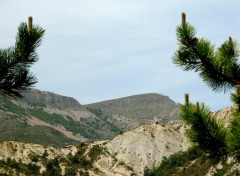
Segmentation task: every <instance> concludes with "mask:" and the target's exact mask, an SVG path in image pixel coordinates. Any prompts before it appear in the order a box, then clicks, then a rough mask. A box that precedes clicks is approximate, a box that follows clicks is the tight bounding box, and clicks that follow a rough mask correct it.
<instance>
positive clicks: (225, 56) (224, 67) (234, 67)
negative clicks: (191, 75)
mask: <svg viewBox="0 0 240 176" xmlns="http://www.w3.org/2000/svg"><path fill="white" fill-rule="evenodd" d="M177 40H178V42H179V43H178V45H179V48H178V50H177V51H176V52H175V54H174V56H173V63H174V64H176V65H178V66H180V67H181V68H182V69H183V70H185V71H189V70H194V71H195V72H199V75H200V77H201V78H202V79H203V81H204V82H205V83H206V84H207V85H208V86H210V87H211V88H212V89H213V90H214V91H224V92H226V91H227V90H229V89H232V88H233V87H235V86H236V85H238V84H240V65H239V62H238V56H239V53H240V51H239V48H238V43H237V42H236V41H233V40H232V38H231V37H229V40H228V41H226V42H224V43H223V44H222V45H221V46H220V47H219V48H217V49H215V48H214V45H212V44H211V43H210V41H208V40H206V39H204V38H197V37H196V30H195V28H194V27H193V26H192V25H190V24H189V23H187V22H186V14H185V13H182V24H181V25H180V26H178V27H177Z"/></svg>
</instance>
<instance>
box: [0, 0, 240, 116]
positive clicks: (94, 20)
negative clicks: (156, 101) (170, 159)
mask: <svg viewBox="0 0 240 176" xmlns="http://www.w3.org/2000/svg"><path fill="white" fill-rule="evenodd" d="M182 12H185V13H186V14H187V21H188V22H189V23H190V24H192V25H193V26H194V27H195V28H196V30H197V37H200V38H201V37H204V38H205V39H208V40H209V41H211V42H212V44H214V45H215V47H216V48H217V47H219V46H220V45H221V44H222V43H223V42H225V41H226V40H227V39H228V37H229V36H231V37H232V38H233V39H235V40H238V41H239V40H240V30H239V29H240V23H239V21H240V1H239V0H221V1H219V0H211V1H207V0H201V1H197V0H185V1H179V0H71V1H67V0H34V1H33V0H0V48H1V49H5V48H8V47H10V46H14V43H15V36H16V34H17V28H18V26H19V24H20V23H21V22H27V20H28V16H32V17H33V23H34V24H37V25H39V26H41V27H42V28H44V29H45V30H46V32H45V35H44V38H43V41H42V44H41V46H40V47H39V48H38V50H37V51H38V54H39V61H38V62H36V63H35V64H34V65H33V66H32V67H31V72H32V73H33V74H34V75H35V76H36V77H37V78H38V83H37V84H36V85H35V88H37V89H39V90H42V91H50V92H54V93H56V94H60V95H64V96H69V97H73V98H75V99H76V100H78V101H79V102H80V103H81V104H89V103H94V102H100V101H104V100H110V99H115V98H120V97H126V96H131V95H137V94H143V93H159V94H162V95H166V96H168V97H169V98H171V99H172V100H174V101H175V102H178V103H183V102H184V94H185V93H189V95H190V101H191V102H193V103H194V102H196V101H199V102H202V103H204V104H205V105H208V106H209V107H210V109H211V110H212V111H216V110H218V109H221V108H225V107H227V106H230V105H232V103H231V101H230V98H229V97H230V95H229V94H230V93H231V92H233V91H234V90H231V91H230V92H227V93H225V94H224V93H223V92H222V93H216V92H213V91H212V90H211V89H210V88H209V87H208V86H207V85H205V84H204V83H203V81H202V80H201V78H200V77H199V76H198V73H196V72H191V71H190V72H186V71H183V70H182V69H181V68H179V67H177V66H176V65H174V64H173V63H172V57H173V55H174V52H175V51H176V50H177V48H178V46H177V40H176V27H177V25H180V23H181V13H182Z"/></svg>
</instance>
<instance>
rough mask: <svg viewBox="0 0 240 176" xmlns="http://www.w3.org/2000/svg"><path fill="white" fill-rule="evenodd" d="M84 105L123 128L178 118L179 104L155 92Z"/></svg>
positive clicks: (165, 121)
mask: <svg viewBox="0 0 240 176" xmlns="http://www.w3.org/2000/svg"><path fill="white" fill-rule="evenodd" d="M85 106H86V107H87V108H88V109H89V110H90V111H92V112H95V113H96V114H99V115H102V116H105V117H106V118H107V119H108V120H109V121H110V122H112V123H115V124H117V126H119V127H121V128H122V129H124V130H125V129H127V130H129V129H131V128H133V127H137V126H139V125H143V124H146V123H151V122H156V121H158V122H160V123H167V122H169V121H172V120H179V112H180V108H179V107H180V104H177V103H176V102H174V101H173V100H171V99H170V98H169V97H167V96H164V95H161V94H156V93H149V94H140V95H135V96H129V97H124V98H119V99H114V100H109V101H103V102H99V103H93V104H89V105H85ZM136 119H137V120H136Z"/></svg>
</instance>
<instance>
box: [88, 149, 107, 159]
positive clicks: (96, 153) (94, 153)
mask: <svg viewBox="0 0 240 176" xmlns="http://www.w3.org/2000/svg"><path fill="white" fill-rule="evenodd" d="M103 150H104V148H103V147H101V146H100V145H94V146H93V147H92V148H91V150H90V151H89V152H88V156H89V157H90V159H91V162H93V161H95V160H97V159H98V157H99V156H100V155H101V154H102V153H103Z"/></svg>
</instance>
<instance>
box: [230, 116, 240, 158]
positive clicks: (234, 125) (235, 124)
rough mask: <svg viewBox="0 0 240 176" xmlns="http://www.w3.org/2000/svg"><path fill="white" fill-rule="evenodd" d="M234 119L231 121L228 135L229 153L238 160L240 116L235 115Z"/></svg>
mask: <svg viewBox="0 0 240 176" xmlns="http://www.w3.org/2000/svg"><path fill="white" fill-rule="evenodd" d="M235 115H236V117H235V118H234V119H232V120H231V122H230V125H229V129H230V130H229V134H228V148H229V151H230V152H231V153H232V154H234V155H235V156H236V158H237V159H238V160H240V114H239V112H236V113H235Z"/></svg>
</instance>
